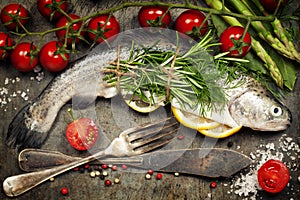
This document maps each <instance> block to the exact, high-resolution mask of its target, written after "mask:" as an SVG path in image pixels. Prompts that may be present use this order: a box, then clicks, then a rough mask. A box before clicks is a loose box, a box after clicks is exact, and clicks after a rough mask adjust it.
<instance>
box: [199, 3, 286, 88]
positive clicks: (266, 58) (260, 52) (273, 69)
mask: <svg viewBox="0 0 300 200" xmlns="http://www.w3.org/2000/svg"><path fill="white" fill-rule="evenodd" d="M205 1H206V3H207V5H208V6H210V7H212V8H214V9H216V10H222V9H225V10H227V11H230V10H229V9H228V8H226V7H223V4H222V2H221V1H219V0H205ZM222 18H223V19H224V20H225V21H226V22H227V23H228V24H230V25H231V26H243V25H242V24H241V23H240V22H239V21H238V20H237V19H236V18H234V17H229V16H223V15H222ZM251 47H252V49H253V50H254V51H255V52H256V54H257V56H258V57H259V58H260V59H261V60H262V61H263V62H264V63H265V67H266V68H267V69H268V70H269V72H270V76H271V77H272V78H273V80H274V81H275V83H276V84H277V85H278V86H279V87H280V88H283V78H282V75H281V73H280V70H279V69H278V67H277V65H276V63H275V62H274V61H273V60H272V58H271V57H270V55H269V54H268V53H267V51H266V50H265V49H264V48H263V47H262V46H261V44H260V43H259V42H258V41H257V40H255V39H254V38H253V37H251Z"/></svg>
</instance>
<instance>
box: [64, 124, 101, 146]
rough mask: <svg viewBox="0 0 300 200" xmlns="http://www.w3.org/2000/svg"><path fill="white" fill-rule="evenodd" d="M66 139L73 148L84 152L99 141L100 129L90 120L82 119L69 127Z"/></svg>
mask: <svg viewBox="0 0 300 200" xmlns="http://www.w3.org/2000/svg"><path fill="white" fill-rule="evenodd" d="M66 137H67V140H68V142H69V143H70V145H71V146H72V147H74V148H75V149H77V150H80V151H84V150H87V149H89V148H91V147H92V146H93V145H94V144H95V142H96V141H97V138H98V128H97V126H96V124H95V123H94V122H93V121H92V120H91V119H90V118H80V119H77V120H75V121H73V122H72V123H70V124H69V125H68V127H67V130H66Z"/></svg>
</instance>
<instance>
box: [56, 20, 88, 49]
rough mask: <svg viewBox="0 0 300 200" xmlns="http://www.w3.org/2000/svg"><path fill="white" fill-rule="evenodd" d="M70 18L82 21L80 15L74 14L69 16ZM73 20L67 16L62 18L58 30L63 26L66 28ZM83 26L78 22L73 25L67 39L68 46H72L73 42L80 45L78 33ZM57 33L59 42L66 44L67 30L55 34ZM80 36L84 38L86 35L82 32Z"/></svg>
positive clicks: (57, 26) (57, 25) (58, 23)
mask: <svg viewBox="0 0 300 200" xmlns="http://www.w3.org/2000/svg"><path fill="white" fill-rule="evenodd" d="M69 16H70V17H71V18H72V19H80V17H79V16H78V15H74V14H69ZM70 21H71V20H70V19H69V18H67V17H66V16H63V17H61V18H60V19H59V20H58V21H57V23H56V28H60V27H63V26H66V25H68V24H69V22H70ZM81 26H82V22H77V23H75V24H73V25H72V26H71V27H70V29H69V31H68V39H67V44H68V45H71V44H72V42H73V43H74V42H75V43H78V42H79V40H80V39H79V36H78V35H77V34H78V32H79V29H80V28H81ZM55 33H56V36H57V38H58V40H59V41H61V42H62V43H64V42H65V36H66V29H62V30H58V31H56V32H55ZM80 35H81V36H82V37H83V35H84V32H83V31H81V32H80Z"/></svg>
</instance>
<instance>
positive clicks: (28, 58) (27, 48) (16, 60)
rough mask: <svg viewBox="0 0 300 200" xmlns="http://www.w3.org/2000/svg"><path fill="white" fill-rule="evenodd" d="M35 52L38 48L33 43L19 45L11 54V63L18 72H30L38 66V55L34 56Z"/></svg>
mask: <svg viewBox="0 0 300 200" xmlns="http://www.w3.org/2000/svg"><path fill="white" fill-rule="evenodd" d="M35 51H36V46H34V45H33V44H32V43H29V42H22V43H19V44H18V45H17V46H16V47H15V48H14V50H13V51H12V52H11V54H10V61H11V63H12V65H13V66H14V67H15V68H16V69H17V70H19V71H22V72H29V71H31V70H33V69H34V68H35V67H36V66H37V64H38V59H37V58H36V55H34V53H35Z"/></svg>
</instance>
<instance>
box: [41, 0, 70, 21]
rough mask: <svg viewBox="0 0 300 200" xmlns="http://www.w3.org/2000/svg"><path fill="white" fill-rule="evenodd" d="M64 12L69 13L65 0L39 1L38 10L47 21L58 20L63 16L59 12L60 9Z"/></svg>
mask: <svg viewBox="0 0 300 200" xmlns="http://www.w3.org/2000/svg"><path fill="white" fill-rule="evenodd" d="M58 8H60V9H61V10H63V11H64V12H66V11H67V8H68V1H65V0H37V9H38V11H39V12H40V13H41V15H43V16H44V17H46V18H47V19H49V20H50V21H54V20H57V19H58V18H60V17H61V16H63V14H62V13H61V12H59V9H58Z"/></svg>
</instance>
